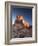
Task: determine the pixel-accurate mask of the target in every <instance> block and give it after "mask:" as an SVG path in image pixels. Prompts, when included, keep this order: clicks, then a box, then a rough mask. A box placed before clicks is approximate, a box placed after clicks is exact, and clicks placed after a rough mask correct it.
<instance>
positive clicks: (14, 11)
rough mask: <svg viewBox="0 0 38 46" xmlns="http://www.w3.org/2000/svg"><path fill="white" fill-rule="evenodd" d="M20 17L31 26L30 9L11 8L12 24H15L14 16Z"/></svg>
mask: <svg viewBox="0 0 38 46" xmlns="http://www.w3.org/2000/svg"><path fill="white" fill-rule="evenodd" d="M17 15H22V16H24V19H25V20H26V21H27V22H29V24H30V25H32V9H30V8H19V7H18V8H17V7H13V6H11V16H12V23H14V22H15V19H16V16H17Z"/></svg>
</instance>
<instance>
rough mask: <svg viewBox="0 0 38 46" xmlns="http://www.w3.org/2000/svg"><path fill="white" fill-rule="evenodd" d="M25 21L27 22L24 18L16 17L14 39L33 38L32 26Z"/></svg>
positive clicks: (13, 25) (13, 27) (13, 31)
mask: <svg viewBox="0 0 38 46" xmlns="http://www.w3.org/2000/svg"><path fill="white" fill-rule="evenodd" d="M23 21H25V20H24V17H23V16H16V20H15V23H14V24H12V31H11V35H12V36H11V37H12V38H24V37H32V26H31V25H29V23H28V22H26V21H25V22H23Z"/></svg>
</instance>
